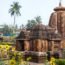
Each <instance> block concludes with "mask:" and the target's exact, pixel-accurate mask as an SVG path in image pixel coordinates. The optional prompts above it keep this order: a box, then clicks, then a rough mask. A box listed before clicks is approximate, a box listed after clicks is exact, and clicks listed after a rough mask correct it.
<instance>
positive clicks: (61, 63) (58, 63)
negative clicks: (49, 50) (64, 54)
mask: <svg viewBox="0 0 65 65" xmlns="http://www.w3.org/2000/svg"><path fill="white" fill-rule="evenodd" d="M55 63H56V65H65V60H64V59H57V60H56V61H55Z"/></svg>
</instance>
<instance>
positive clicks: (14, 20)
mask: <svg viewBox="0 0 65 65" xmlns="http://www.w3.org/2000/svg"><path fill="white" fill-rule="evenodd" d="M15 21H16V15H15V14H14V23H13V33H15Z"/></svg>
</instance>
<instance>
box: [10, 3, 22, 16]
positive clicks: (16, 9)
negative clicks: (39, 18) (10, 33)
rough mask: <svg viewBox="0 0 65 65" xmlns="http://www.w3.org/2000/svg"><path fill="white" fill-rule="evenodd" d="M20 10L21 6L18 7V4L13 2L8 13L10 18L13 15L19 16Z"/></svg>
mask: <svg viewBox="0 0 65 65" xmlns="http://www.w3.org/2000/svg"><path fill="white" fill-rule="evenodd" d="M20 8H21V6H20V5H19V3H18V2H13V4H12V5H11V8H10V9H9V13H11V16H13V15H17V16H18V15H21V14H20V11H19V10H20Z"/></svg>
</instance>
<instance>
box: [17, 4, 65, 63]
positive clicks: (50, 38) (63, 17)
mask: <svg viewBox="0 0 65 65" xmlns="http://www.w3.org/2000/svg"><path fill="white" fill-rule="evenodd" d="M16 49H17V50H18V51H23V52H24V51H26V53H25V56H30V57H32V59H33V60H32V61H33V62H42V59H43V56H44V54H45V53H46V52H47V51H50V52H52V53H54V52H59V51H61V50H63V49H65V7H63V6H62V5H61V3H60V4H59V6H58V7H56V8H54V12H53V13H52V14H51V16H50V20H49V24H48V26H45V25H43V24H41V23H40V24H37V25H35V26H34V27H32V28H31V29H30V30H27V29H25V30H21V32H20V34H19V36H18V37H17V38H16Z"/></svg>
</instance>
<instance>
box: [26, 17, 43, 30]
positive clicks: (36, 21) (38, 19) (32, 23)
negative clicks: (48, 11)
mask: <svg viewBox="0 0 65 65" xmlns="http://www.w3.org/2000/svg"><path fill="white" fill-rule="evenodd" d="M39 23H42V22H41V17H40V16H37V17H35V19H33V20H28V23H27V25H26V27H27V29H30V28H32V27H34V26H35V25H36V24H39Z"/></svg>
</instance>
